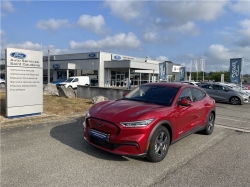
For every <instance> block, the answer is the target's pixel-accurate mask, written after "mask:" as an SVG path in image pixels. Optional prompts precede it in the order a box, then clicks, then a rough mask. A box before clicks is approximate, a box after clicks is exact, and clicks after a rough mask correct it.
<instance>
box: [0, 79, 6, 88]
mask: <svg viewBox="0 0 250 187" xmlns="http://www.w3.org/2000/svg"><path fill="white" fill-rule="evenodd" d="M0 87H1V88H4V87H5V80H4V79H0Z"/></svg>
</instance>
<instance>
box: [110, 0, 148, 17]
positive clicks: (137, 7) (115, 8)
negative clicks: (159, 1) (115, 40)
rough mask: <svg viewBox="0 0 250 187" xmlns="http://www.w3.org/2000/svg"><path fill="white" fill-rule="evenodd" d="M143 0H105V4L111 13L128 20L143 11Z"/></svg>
mask: <svg viewBox="0 0 250 187" xmlns="http://www.w3.org/2000/svg"><path fill="white" fill-rule="evenodd" d="M143 4H144V2H140V1H124V0H115V1H106V2H105V5H106V6H108V7H109V8H110V9H111V13H112V14H113V15H115V16H117V17H120V18H121V19H123V20H125V21H130V20H132V19H135V18H137V17H138V16H139V15H140V14H141V13H143V11H142V10H143Z"/></svg>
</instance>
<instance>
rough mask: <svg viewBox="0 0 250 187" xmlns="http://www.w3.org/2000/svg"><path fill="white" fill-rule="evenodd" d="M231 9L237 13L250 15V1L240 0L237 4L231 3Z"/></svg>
mask: <svg viewBox="0 0 250 187" xmlns="http://www.w3.org/2000/svg"><path fill="white" fill-rule="evenodd" d="M229 8H230V9H231V10H232V11H234V12H237V13H240V14H244V15H247V16H248V15H249V9H250V1H249V0H239V1H237V2H236V3H230V4H229Z"/></svg>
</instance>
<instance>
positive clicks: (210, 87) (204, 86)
mask: <svg viewBox="0 0 250 187" xmlns="http://www.w3.org/2000/svg"><path fill="white" fill-rule="evenodd" d="M201 87H202V88H206V89H211V90H212V89H213V86H212V85H209V84H208V85H203V86H201Z"/></svg>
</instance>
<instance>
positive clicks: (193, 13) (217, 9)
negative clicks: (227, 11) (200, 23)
mask: <svg viewBox="0 0 250 187" xmlns="http://www.w3.org/2000/svg"><path fill="white" fill-rule="evenodd" d="M227 2H228V0H223V1H189V0H184V1H165V2H158V1H157V2H156V6H157V8H158V10H159V12H160V13H161V14H162V15H164V16H165V17H166V18H168V19H170V20H176V21H178V22H187V21H192V20H205V21H211V20H215V19H216V18H218V17H219V16H221V15H222V14H223V13H224V9H223V8H224V6H225V5H226V4H227Z"/></svg>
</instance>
